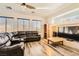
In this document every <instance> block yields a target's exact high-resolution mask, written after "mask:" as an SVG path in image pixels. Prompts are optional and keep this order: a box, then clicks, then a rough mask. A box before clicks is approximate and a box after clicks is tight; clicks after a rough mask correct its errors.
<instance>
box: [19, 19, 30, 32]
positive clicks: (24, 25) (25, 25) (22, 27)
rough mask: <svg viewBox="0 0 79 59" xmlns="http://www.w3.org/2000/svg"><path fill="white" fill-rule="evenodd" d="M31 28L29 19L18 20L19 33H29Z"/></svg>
mask: <svg viewBox="0 0 79 59" xmlns="http://www.w3.org/2000/svg"><path fill="white" fill-rule="evenodd" d="M29 26H30V21H29V19H23V18H18V31H28V30H29Z"/></svg>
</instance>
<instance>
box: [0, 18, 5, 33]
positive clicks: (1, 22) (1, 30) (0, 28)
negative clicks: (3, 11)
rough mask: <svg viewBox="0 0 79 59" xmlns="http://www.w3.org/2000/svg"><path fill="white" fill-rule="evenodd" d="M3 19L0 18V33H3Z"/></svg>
mask: <svg viewBox="0 0 79 59" xmlns="http://www.w3.org/2000/svg"><path fill="white" fill-rule="evenodd" d="M5 20H6V18H5V17H0V32H5Z"/></svg>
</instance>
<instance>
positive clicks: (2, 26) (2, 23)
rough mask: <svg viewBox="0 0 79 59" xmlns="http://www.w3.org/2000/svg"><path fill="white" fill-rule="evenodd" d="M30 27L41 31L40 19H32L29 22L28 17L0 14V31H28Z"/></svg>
mask: <svg viewBox="0 0 79 59" xmlns="http://www.w3.org/2000/svg"><path fill="white" fill-rule="evenodd" d="M30 25H31V27H30ZM30 28H31V29H32V31H38V32H41V21H40V20H32V22H31V24H30V20H29V19H24V18H17V19H14V18H13V17H4V16H0V32H15V31H29V30H30Z"/></svg>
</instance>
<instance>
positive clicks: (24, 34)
mask: <svg viewBox="0 0 79 59" xmlns="http://www.w3.org/2000/svg"><path fill="white" fill-rule="evenodd" d="M40 39H41V36H40V35H39V34H38V32H37V31H18V32H10V33H7V32H5V33H0V56H23V55H24V50H23V49H22V48H21V44H20V43H21V42H24V43H25V42H26V43H27V42H34V41H40ZM2 41H3V42H2Z"/></svg>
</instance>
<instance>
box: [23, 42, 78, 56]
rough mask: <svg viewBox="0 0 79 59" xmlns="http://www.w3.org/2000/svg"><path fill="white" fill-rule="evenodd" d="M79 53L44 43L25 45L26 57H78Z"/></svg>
mask: <svg viewBox="0 0 79 59" xmlns="http://www.w3.org/2000/svg"><path fill="white" fill-rule="evenodd" d="M78 55H79V53H78V52H77V53H76V52H73V51H70V50H67V49H65V48H62V47H53V46H50V45H47V44H44V43H43V42H41V41H39V42H30V43H25V50H24V56H78Z"/></svg>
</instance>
